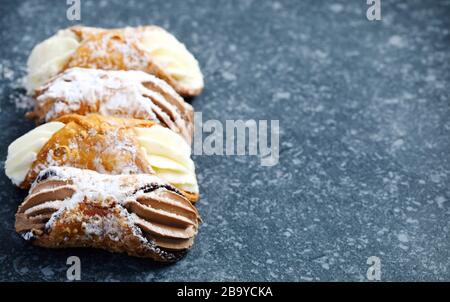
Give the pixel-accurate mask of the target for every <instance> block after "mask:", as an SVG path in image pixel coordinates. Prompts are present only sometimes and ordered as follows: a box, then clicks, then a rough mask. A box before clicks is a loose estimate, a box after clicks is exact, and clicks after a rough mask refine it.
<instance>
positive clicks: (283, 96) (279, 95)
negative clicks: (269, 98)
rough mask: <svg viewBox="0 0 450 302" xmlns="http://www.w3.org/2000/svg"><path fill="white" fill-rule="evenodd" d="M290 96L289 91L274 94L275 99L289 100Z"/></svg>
mask: <svg viewBox="0 0 450 302" xmlns="http://www.w3.org/2000/svg"><path fill="white" fill-rule="evenodd" d="M290 98H291V93H290V92H288V91H278V92H276V93H275V94H274V95H273V100H274V101H282V100H288V99H290Z"/></svg>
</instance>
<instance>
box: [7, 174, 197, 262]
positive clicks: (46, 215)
mask: <svg viewBox="0 0 450 302" xmlns="http://www.w3.org/2000/svg"><path fill="white" fill-rule="evenodd" d="M200 221H201V220H200V216H199V214H198V211H197V210H196V208H195V207H194V206H193V205H192V204H191V203H190V202H189V201H188V200H187V199H186V198H185V197H184V196H183V195H182V194H181V193H180V192H179V191H178V190H177V189H176V188H174V187H173V186H171V185H169V184H167V183H165V182H164V181H162V180H161V179H160V178H158V177H156V176H154V175H148V174H135V175H107V174H100V173H97V172H94V171H90V170H82V169H77V168H71V167H49V168H47V169H44V170H42V171H41V172H40V174H39V176H38V177H37V178H36V180H35V182H34V183H33V185H32V187H31V189H30V192H29V195H28V196H27V197H26V198H25V200H24V202H23V203H22V204H21V205H20V206H19V209H18V211H17V214H16V223H15V228H16V231H17V232H18V233H19V234H21V235H22V237H23V238H24V239H26V240H31V241H32V242H33V243H34V244H35V245H38V246H42V247H47V248H65V247H94V248H101V249H105V250H108V251H111V252H126V253H127V254H129V255H131V256H137V257H145V258H152V259H154V260H157V261H164V262H169V261H172V262H173V261H177V260H178V259H180V258H181V257H182V256H183V255H184V254H185V253H186V251H187V250H188V249H189V248H190V247H191V246H192V244H193V241H194V237H195V235H196V234H197V230H198V225H199V223H200Z"/></svg>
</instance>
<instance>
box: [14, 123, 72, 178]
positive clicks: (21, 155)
mask: <svg viewBox="0 0 450 302" xmlns="http://www.w3.org/2000/svg"><path fill="white" fill-rule="evenodd" d="M64 126H65V124H64V123H61V122H50V123H47V124H43V125H41V126H39V127H36V128H34V129H33V130H31V131H29V132H28V133H26V134H24V135H22V136H21V137H19V138H18V139H16V140H15V141H13V142H12V143H11V144H10V145H9V147H8V156H7V158H6V161H5V174H6V176H8V177H9V178H10V179H11V181H12V182H13V183H14V184H15V185H17V186H19V185H20V184H21V183H22V182H23V181H24V180H25V177H26V176H27V174H28V171H29V170H30V169H31V167H32V165H33V162H34V161H35V160H36V157H37V155H38V153H39V151H40V150H41V149H42V147H43V146H44V145H45V143H47V142H48V140H49V139H50V138H51V137H52V136H53V134H55V133H56V132H57V131H59V130H60V129H61V128H63V127H64Z"/></svg>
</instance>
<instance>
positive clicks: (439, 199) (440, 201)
mask: <svg viewBox="0 0 450 302" xmlns="http://www.w3.org/2000/svg"><path fill="white" fill-rule="evenodd" d="M435 201H436V204H437V206H438V208H439V209H442V208H444V203H445V202H446V201H447V199H446V198H445V197H444V196H438V197H436V199H435Z"/></svg>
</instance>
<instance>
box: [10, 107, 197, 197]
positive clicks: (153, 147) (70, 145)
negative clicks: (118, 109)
mask: <svg viewBox="0 0 450 302" xmlns="http://www.w3.org/2000/svg"><path fill="white" fill-rule="evenodd" d="M190 154H191V149H190V146H189V145H188V144H187V143H186V141H185V140H184V139H183V138H182V137H181V136H180V135H178V134H177V133H175V132H173V131H172V130H170V129H168V128H165V127H162V126H160V125H158V124H156V123H155V122H153V121H146V120H138V119H122V118H115V117H110V116H101V115H98V114H89V115H86V116H81V115H77V114H71V115H65V116H62V117H60V118H59V119H57V120H55V121H53V122H49V123H46V124H43V125H41V126H39V127H37V128H35V129H33V130H31V131H30V132H28V133H26V134H25V135H23V136H21V137H19V138H18V139H17V140H15V141H14V142H13V143H11V145H10V146H9V147H8V156H7V159H6V162H5V171H6V175H7V176H8V177H9V178H10V179H11V180H12V182H13V183H14V184H16V185H18V186H20V187H22V188H28V187H29V186H30V185H31V183H32V182H33V181H34V180H35V179H36V177H37V175H38V174H39V173H40V171H42V170H44V169H46V168H48V167H50V166H70V167H76V168H80V169H90V170H94V171H97V172H100V173H106V174H155V175H156V176H157V177H159V178H161V179H162V180H164V181H166V182H168V183H170V184H171V185H173V186H174V187H176V188H177V189H178V190H180V191H181V192H182V194H183V195H184V196H186V197H187V198H188V199H189V200H191V201H192V202H194V201H197V200H198V197H199V193H198V185H197V180H196V176H195V167H194V163H193V161H192V160H191V158H190Z"/></svg>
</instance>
